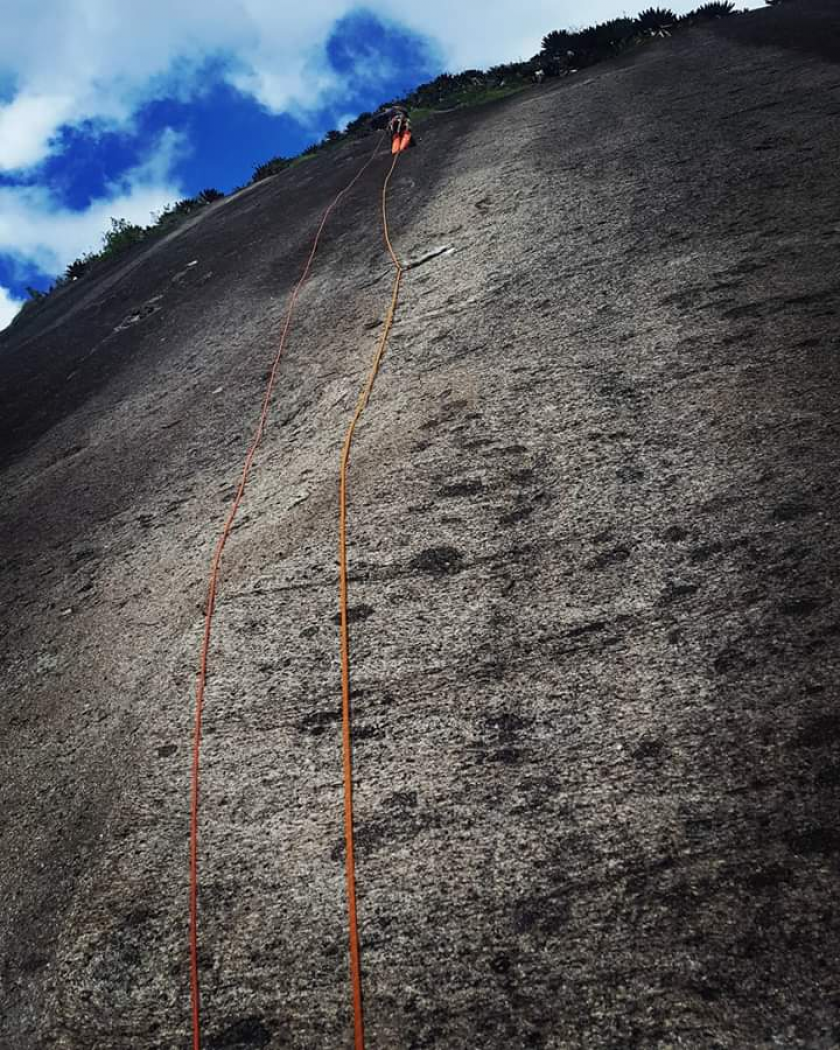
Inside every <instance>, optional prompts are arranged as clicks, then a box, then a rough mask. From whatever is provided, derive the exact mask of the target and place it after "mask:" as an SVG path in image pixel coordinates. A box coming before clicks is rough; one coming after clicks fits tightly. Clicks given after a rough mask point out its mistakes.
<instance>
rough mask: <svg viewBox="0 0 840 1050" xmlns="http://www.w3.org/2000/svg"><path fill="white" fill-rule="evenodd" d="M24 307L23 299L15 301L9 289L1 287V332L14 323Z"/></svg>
mask: <svg viewBox="0 0 840 1050" xmlns="http://www.w3.org/2000/svg"><path fill="white" fill-rule="evenodd" d="M22 306H23V300H22V299H15V298H14V296H13V295H12V293H11V292H10V291H9V290H8V288H3V287H2V286H0V332H2V331H3V329H4V328H6V327H8V325H10V324H11V323H12V321H13V320H14V317H15V314H16V313H17V312H18V310H19V309H20V308H21V307H22Z"/></svg>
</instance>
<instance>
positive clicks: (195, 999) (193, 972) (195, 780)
mask: <svg viewBox="0 0 840 1050" xmlns="http://www.w3.org/2000/svg"><path fill="white" fill-rule="evenodd" d="M382 141H383V140H382V139H381V138H380V139H379V141H378V142H377V144H376V149H375V150H374V151H373V153H372V154H371V155H370V157H369V158H368V159H367V160H366V161H365V163H364V164H363V165H362V167H361V168H360V169H359V171H358V172H357V173H356V175H355V176H354V177H353V179H352V180H351V181H350V182H349V183H348V184H347V185H346V186H345V187H344V189H343V190H342V191H341V192H340V193H339V194H338V195H337V196H336V197H335V199H334V200H333V201H332V203H331V204H330V205H329V207H328V208H327V209H326V211H325V212H324V214H323V216H322V218H321V223H320V225H319V227H318V230H317V232H316V234H315V239H314V241H313V243H312V250H311V251H310V253H309V257H308V259H307V260H306V265H305V266H304V268H303V273H302V274H301V277H300V279H299V281H298V283H297V284H296V285H295V288H294V290H293V292H292V296H291V299H290V301H289V308H288V310H287V311H286V319H285V323H284V325H283V330H282V332H281V335H280V342H279V344H278V347H277V353H276V354H275V356H274V362H273V364H272V368H271V372H270V374H269V378H268V383H267V384H266V388H265V395H264V397H263V401H262V410H261V411H260V416H259V422H258V423H257V428H256V430H255V432H254V436H253V438H252V440H251V444H250V446H249V448H248V452H247V455H246V456H245V463H244V465H243V467H242V475H241V477H240V479H239V486H238V488H237V490H236V495H235V496H234V499H233V503H232V504H231V507H230V510H229V511H228V515H227V518H226V519H225V523H224V526H223V528H222V532H221V535H220V536H219V540H218V542H217V544H216V549H215V551H214V553H213V559H212V562H211V565H210V581H209V584H208V588H207V603H206V606H205V611H204V635H203V638H202V642H201V654H200V657H199V667H198V680H197V682H196V690H195V729H194V733H193V754H192V783H191V802H190V1003H191V1007H192V1033H193V1050H201V997H200V984H199V968H198V789H199V758H200V751H201V718H202V714H203V709H204V693H205V688H206V685H207V661H208V655H209V650H210V635H211V630H212V625H213V612H214V610H215V607H216V592H217V589H218V582H219V568H220V566H221V561H222V554H223V553H224V549H225V544H226V543H227V540H228V536H229V535H230V532H231V529H232V527H233V523H234V519H235V518H236V513H237V511H238V510H239V505H240V503H241V502H242V497H243V496H244V494H245V486H246V484H247V482H248V475H249V474H250V471H251V465H252V463H253V461H254V456H255V455H256V453H257V449H258V448H259V445H260V441H261V440H262V436H263V431H264V430H265V425H266V421H267V420H268V413H269V409H270V407H271V398H272V394H273V393H274V386H275V383H276V381H277V370H278V368H279V366H280V359H281V357H282V355H283V350H284V349H285V346H286V338H287V336H288V333H289V328H290V326H291V323H292V316H293V314H294V310H295V306H296V304H297V300H298V296H299V295H300V291H301V288H302V287H303V285H304V283H305V281H306V279H307V277H308V276H309V272H310V270H311V269H312V263H313V261H314V259H315V253H316V252H317V250H318V245H319V243H320V240H321V235H322V233H323V232H324V227H325V226H326V225H327V221H328V220H329V217H330V215H331V214H332V213H333V211H334V210H335V208H336V207H337V206H338V204H339V203H340V202H341V200H342V198H343V197H344V196H345V195H346V194H347V193H349V192H350V190H351V189H352V188H353V187H354V186H355V185H356V183H357V182H358V181H359V179H360V178H361V177H362V175H363V174H364V172H365V171H366V170H367V169H368V168H369V167H370V165H371V164H372V163H373V162H374V160H375V159H376V157H377V156H378V155H379V152H380V149H381V146H382Z"/></svg>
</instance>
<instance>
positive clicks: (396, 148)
mask: <svg viewBox="0 0 840 1050" xmlns="http://www.w3.org/2000/svg"><path fill="white" fill-rule="evenodd" d="M370 126H371V127H372V128H385V129H387V131H388V132H389V133H390V135H391V152H392V153H402V151H403V150H404V149H408V147H409V146H416V145H417V142H416V140H415V138H414V133H413V132H412V130H411V121H410V120H409V119H408V110H407V109H406V108H405V107H404V106H389V107H388V108H387V109H384V110H383V111H382V112H381V113H377V114H376V116H375V117H374V118H373V120H372V121H371V122H370Z"/></svg>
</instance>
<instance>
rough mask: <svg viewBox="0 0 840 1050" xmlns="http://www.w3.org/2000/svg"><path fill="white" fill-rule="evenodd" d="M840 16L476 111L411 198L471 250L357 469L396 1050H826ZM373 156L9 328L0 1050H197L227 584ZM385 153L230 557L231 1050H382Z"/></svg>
mask: <svg viewBox="0 0 840 1050" xmlns="http://www.w3.org/2000/svg"><path fill="white" fill-rule="evenodd" d="M794 23H795V25H796V32H795V33H794V32H793V29H792V28H791V27H792V26H793V25H794ZM835 24H836V5H834V4H827V3H810V4H809V3H805V2H802V3H798V4H792V5H785V6H784V10H783V9H782V8H781V7H779V8H775V9H773V10H768V11H762V12H757V13H756V14H754V15H751V16H744V17H743V18H739V19H737V25H735V22H734V21H733V23H732V24H731V25H726V24H724V23H720V24H719V25H714V26H711V27H710V28H708V29H703V30H697V31H693V32H691V33H689V34H685V35H682V36H680V37H677V38H675V39H673V40H671V41H668V42H665V43H663V44H661V45H658V46H656V47H652V48H649V49H646V50H644V51H642V52H640V53H639V54H637V55H636V56H634V57H633V58H632V59H625V60H622V61H621V62H618V63H616V64H613V65H604V66H600V67H595V68H594V69H592V70H590V71H584V72H582V73H580V74H578V75H577V76H576V77H572V78H569V79H568V80H566V81H563V82H560V83H559V84H556V85H554V86H551V87H543V88H535V89H534V90H533V91H529V92H526V93H524V94H522V95H520V96H518V97H516V98H515V99H512V100H510V101H508V102H506V103H504V104H499V105H494V106H488V107H486V108H483V109H479V110H473V111H470V112H464V113H453V114H448V115H444V116H441V117H439V118H438V119H436V120H435V121H433V122H430V123H429V124H427V125H426V126H425V127H424V128H423V135H422V144H421V148H419V149H417V150H414V151H412V152H411V153H410V154H408V155H406V157H405V158H404V160H402V161H401V162H400V166H399V168H398V174H397V176H396V179H395V182H394V186H393V191H392V197H391V205H390V214H391V225H392V233H393V236H394V239H395V243H396V246H397V250H398V252H399V253H400V254H401V256H402V257H404V258H406V259H422V258H424V257H425V256H430V255H432V253H435V252H436V251H437V249H439V248H440V247H442V246H448V247H451V248H452V249H454V250H453V251H452V252H450V253H441V254H435V255H434V257H432V258H427V259H426V261H425V262H423V264H422V265H419V266H417V267H416V268H414V269H412V270H410V271H409V272H408V274H407V276H406V281H405V286H404V292H403V299H402V303H401V306H400V310H399V314H398V320H397V324H396V327H395V330H394V334H393V338H392V341H391V344H390V347H389V349H388V352H387V356H386V358H385V362H384V365H383V370H382V372H381V375H380V378H379V380H378V383H377V386H376V388H375V391H374V395H373V398H372V400H371V403H370V406H369V409H368V411H367V413H366V415H365V416H364V418H363V421H362V424H361V426H360V428H359V430H358V434H357V442H356V445H355V451H354V454H353V460H352V467H351V481H350V520H349V527H350V566H351V583H350V603H351V613H352V617H351V618H352V624H351V641H352V649H353V695H354V734H355V772H356V806H357V836H358V853H359V857H358V863H359V907H360V920H361V927H362V953H363V965H364V977H365V997H366V1012H367V1025H368V1033H369V1046H370V1047H371V1048H372V1050H394V1048H400V1050H403V1048H404V1050H420V1048H427V1047H435V1048H446V1050H473V1048H476V1047H482V1048H491V1050H502V1048H511V1047H513V1048H519V1047H523V1048H525V1047H543V1048H561V1047H616V1048H617V1047H677V1046H684V1047H719V1048H733V1050H734V1048H743V1047H826V1048H828V1047H833V1046H835V1045H837V1043H838V1040H840V1027H838V1026H840V1002H839V1001H838V993H837V988H838V983H837V982H838V973H839V972H840V959H838V943H840V929H838V927H839V926H840V908H838V904H840V900H838V898H839V897H840V892H838V888H839V886H840V883H838V864H839V863H840V830H838V823H837V813H838V802H840V797H839V796H840V789H839V786H840V711H838V708H837V684H838V664H840V647H839V646H838V638H839V636H840V609H838V604H837V575H838V545H840V540H838V529H837V525H838V522H837V516H838V496H837V483H836V478H837V462H838V454H839V453H840V400H838V393H840V364H839V363H838V362H840V356H838V355H839V353H840V335H839V334H838V309H840V191H838V181H837V171H838V169H839V168H840V108H839V105H838V103H839V102H840V66H839V65H838V64H837V57H838V56H837V53H836V51H837V49H834V50H833V49H832V48H833V45H832V39H834V38H833V37H832V33H835V35H836V28H835ZM835 43H836V40H835ZM372 145H373V142H372V140H365V141H362V142H359V143H355V144H350V145H347V146H344V147H341V148H339V149H337V150H336V151H334V152H331V153H329V154H328V155H323V156H320V157H318V158H316V159H315V160H313V161H311V162H310V163H308V164H305V165H301V166H299V167H297V168H295V169H292V170H289V171H287V172H285V173H283V174H282V175H281V176H278V177H276V178H274V179H271V180H268V181H267V182H264V183H260V184H259V185H257V186H255V187H254V188H252V189H249V190H247V191H245V192H242V193H240V194H239V195H237V196H235V197H233V198H231V199H228V200H225V201H223V202H220V203H218V204H216V205H213V206H212V207H210V208H208V209H207V211H206V212H205V213H204V214H203V215H202V216H201V217H199V218H198V219H196V220H194V221H191V222H189V223H188V224H187V225H186V226H185V227H183V228H181V229H180V230H179V231H177V232H176V233H175V234H174V235H172V236H170V237H169V238H167V240H166V241H164V242H161V243H160V244H157V245H155V246H153V247H151V248H149V249H143V250H141V251H140V252H139V253H138V254H136V255H131V256H129V257H127V258H126V259H125V260H124V261H122V262H118V263H117V264H116V265H115V266H114V267H113V269H112V270H110V271H109V272H108V273H107V274H106V275H104V276H102V277H100V278H98V279H97V280H96V281H94V282H91V283H86V282H84V281H80V282H78V284H77V285H74V286H71V287H69V288H67V289H66V290H65V291H63V292H61V293H58V294H57V295H55V296H54V297H53V298H52V299H51V300H50V301H49V302H48V303H47V304H46V305H45V306H44V307H43V308H42V309H41V310H40V311H39V312H38V313H37V314H35V315H33V316H32V317H31V318H30V319H28V320H25V321H21V322H20V323H19V324H17V325H15V326H14V327H13V328H12V329H10V330H9V331H7V332H6V333H4V334H3V335H0V405H2V422H0V430H2V437H3V442H4V459H3V468H2V469H3V473H2V483H3V501H2V504H0V534H2V536H3V564H2V569H0V572H2V575H0V586H1V587H2V595H3V600H2V610H0V632H2V634H0V646H2V655H0V661H2V662H0V670H1V671H2V685H3V689H2V704H0V812H2V814H3V820H2V831H1V832H0V834H2V839H0V902H2V908H1V910H0V982H2V1008H0V1046H2V1047H4V1048H9V1050H30V1048H41V1047H56V1048H61V1050H87V1048H92V1047H95V1048H97V1050H125V1048H137V1050H153V1048H165V1050H176V1048H185V1047H187V1046H188V1045H189V1017H188V984H187V978H188V970H187V937H186V930H187V836H188V786H189V758H190V743H191V724H192V696H193V686H194V674H195V667H196V661H197V655H198V647H199V641H200V635H201V629H202V607H203V602H204V589H205V586H206V576H207V570H208V565H209V560H210V555H211V552H212V548H213V545H214V543H215V541H216V538H217V535H218V531H219V528H220V526H221V522H222V519H223V515H224V512H225V510H226V508H227V506H228V504H229V501H230V498H231V495H232V489H233V487H234V486H235V484H236V481H237V478H238V474H239V470H240V468H241V462H242V458H243V456H244V451H245V448H246V446H247V443H248V440H249V435H250V433H251V431H252V429H253V426H254V424H255V421H256V416H257V412H258V407H259V399H260V395H261V391H262V388H263V385H264V382H265V373H266V369H267V368H268V367H269V365H270V361H271V358H272V355H273V352H274V347H275V345H276V341H277V338H278V334H279V325H280V321H281V318H282V314H283V310H284V306H285V303H286V299H287V296H288V293H289V291H290V288H291V286H292V284H293V283H294V280H295V279H296V277H297V274H298V272H299V271H300V268H301V266H302V263H303V260H304V258H305V255H306V252H307V250H308V245H309V242H310V239H311V236H312V234H313V232H314V228H315V225H316V224H317V218H318V216H319V214H320V212H321V210H322V209H323V208H324V207H325V205H326V203H327V202H328V201H329V199H330V198H331V197H332V196H333V195H334V193H335V192H336V191H337V190H338V189H339V188H340V186H342V185H343V184H345V183H346V182H347V181H349V179H350V177H351V176H352V174H353V173H354V172H355V171H356V170H357V168H358V166H359V165H361V163H363V160H364V157H365V156H366V155H367V153H368V152H369V150H370V149H371V148H372ZM386 167H387V161H386V160H385V158H384V157H383V158H382V161H381V163H380V162H379V161H377V163H376V164H375V165H374V167H373V168H372V169H370V170H369V172H368V173H367V174H366V175H365V176H364V178H363V179H362V180H361V181H360V183H359V184H358V185H357V186H356V188H355V189H354V190H353V191H352V193H351V194H350V196H349V197H348V198H347V200H346V201H345V202H344V204H343V205H342V207H341V208H340V210H339V211H338V212H337V213H336V215H335V217H334V220H333V221H332V223H331V224H330V226H329V227H328V231H327V234H326V239H325V242H324V244H323V247H322V250H321V251H320V253H319V255H318V257H317V260H316V265H315V269H314V272H313V276H312V279H311V281H310V283H309V284H308V285H307V287H306V290H305V291H304V293H303V295H302V297H301V300H300V307H299V313H298V315H297V320H296V322H295V324H294V327H293V329H292V335H291V339H290V343H289V346H288V351H287V353H286V355H285V357H284V359H283V362H282V367H281V371H280V382H279V386H278V389H277V393H276V397H275V401H274V405H273V410H272V416H271V422H270V425H269V428H268V431H267V434H266V437H265V441H264V444H263V446H262V448H261V451H260V453H259V455H258V457H257V461H256V465H255V469H254V473H253V476H252V480H251V483H250V486H249V488H248V491H247V495H246V499H245V503H244V505H243V508H242V512H241V516H240V518H239V521H238V526H237V528H236V530H235V532H234V533H233V535H232V538H231V541H230V543H229V545H228V549H227V554H226V559H225V562H224V570H223V575H222V581H221V590H220V600H219V605H218V609H217V616H216V624H215V634H214V642H213V648H212V654H211V673H210V681H209V688H208V695H207V708H206V737H205V743H204V750H203V760H202V761H203V780H202V838H201V958H202V968H203V970H202V976H203V988H204V1018H205V1046H206V1048H207V1050H245V1048H252V1047H267V1048H272V1050H273V1048H277V1050H279V1048H281V1047H282V1048H286V1047H288V1048H300V1050H303V1048H320V1047H324V1048H327V1047H329V1048H335V1047H344V1046H348V1045H349V1041H350V1038H351V1028H350V1021H351V1019H350V1011H349V981H348V966H347V949H346V932H345V931H346V916H345V902H344V884H343V862H344V853H343V843H342V832H341V819H342V810H341V807H342V796H341V756H340V736H339V730H340V726H339V703H340V690H339V679H338V628H337V624H336V615H335V614H336V611H337V568H336V529H337V473H338V456H339V451H340V445H341V441H342V437H343V433H344V429H345V427H346V425H347V423H348V421H349V417H350V414H351V412H352V409H353V406H354V404H355V400H356V397H357V395H358V391H359V389H360V385H361V383H362V381H363V378H364V375H365V373H366V369H367V365H368V363H369V360H370V357H371V355H372V353H373V350H374V346H375V341H376V335H377V325H378V323H379V322H381V320H382V318H383V317H384V314H385V310H386V308H387V304H388V294H389V285H390V276H389V275H390V269H389V260H388V258H387V255H386V253H385V249H384V245H383V243H382V236H381V230H380V227H379V216H378V206H379V201H378V193H379V189H380V186H381V182H382V178H383V175H384V171H385V169H386ZM192 263H195V265H190V264H192Z"/></svg>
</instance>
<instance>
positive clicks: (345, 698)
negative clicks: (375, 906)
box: [338, 153, 405, 1050]
mask: <svg viewBox="0 0 840 1050" xmlns="http://www.w3.org/2000/svg"><path fill="white" fill-rule="evenodd" d="M399 157H400V154H399V153H396V154H394V160H393V162H392V163H391V168H390V170H389V172H388V174H387V176H386V178H385V184H384V185H383V187H382V228H383V230H384V233H385V244H386V245H387V247H388V252H389V254H390V256H391V259H392V261H393V263H394V268H395V271H396V272H395V274H394V288H393V291H392V292H391V305H390V307H389V308H388V314H387V316H386V318H385V324H384V326H383V329H382V335H381V336H380V339H379V344H378V346H377V348H376V353H375V354H374V356H373V361H372V363H371V366H370V371H369V373H368V378H367V382H366V383H365V385H364V387H363V389H362V392H361V394H360V395H359V401H358V404H357V405H356V411H355V413H354V414H353V418H352V420H351V421H350V426H349V427H348V428H347V434H346V436H345V438H344V446H343V448H342V450H341V472H340V476H339V486H338V592H339V605H340V610H339V612H340V627H341V730H342V732H341V735H342V755H343V764H344V842H345V856H346V865H345V870H346V878H347V913H348V920H349V928H350V929H349V932H350V980H351V983H352V987H353V1037H354V1047H355V1050H364V1046H365V1023H364V1010H363V1006H362V973H361V963H360V959H359V924H358V917H357V911H356V859H355V851H354V849H353V754H352V741H351V733H350V637H349V632H348V630H347V467H348V465H349V462H350V447H351V445H352V444H353V434H354V433H355V431H356V425H357V424H358V422H359V420H360V419H361V416H362V413H363V412H364V410H365V407H366V406H367V403H368V400H369V398H370V393H371V391H372V390H373V384H374V383H375V382H376V376H377V373H378V372H379V366H380V364H381V362H382V356H383V354H384V353H385V347H386V346H387V345H388V337H389V335H390V334H391V328H392V327H393V324H394V315H395V314H396V312H397V303H398V301H399V296H400V287H401V285H402V280H403V275H404V274H405V267H404V266H403V265H402V263H401V262H400V260H399V259H398V258H397V256H396V253H395V252H394V247H393V245H392V244H391V238H390V235H389V233H388V209H387V203H388V186H389V184H390V182H391V176H392V175H393V174H394V168H395V167H396V166H397V161H398V160H399Z"/></svg>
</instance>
